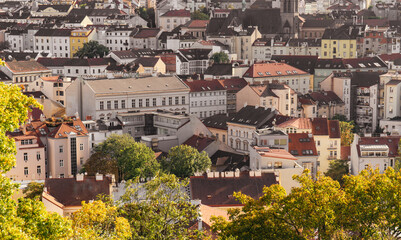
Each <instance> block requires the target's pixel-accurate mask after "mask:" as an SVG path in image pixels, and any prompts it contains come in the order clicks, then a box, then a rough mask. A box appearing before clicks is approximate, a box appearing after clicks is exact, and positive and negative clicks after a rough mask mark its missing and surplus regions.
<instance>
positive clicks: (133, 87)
mask: <svg viewBox="0 0 401 240" xmlns="http://www.w3.org/2000/svg"><path fill="white" fill-rule="evenodd" d="M85 83H86V84H88V85H89V87H90V88H92V89H93V91H94V92H95V93H98V94H102V93H106V94H110V93H123V92H124V93H136V92H168V91H188V92H189V87H188V86H187V85H185V83H184V82H183V81H181V79H179V78H178V77H176V76H166V77H145V78H123V79H101V80H86V81H85Z"/></svg>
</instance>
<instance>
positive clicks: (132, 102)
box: [131, 99, 136, 108]
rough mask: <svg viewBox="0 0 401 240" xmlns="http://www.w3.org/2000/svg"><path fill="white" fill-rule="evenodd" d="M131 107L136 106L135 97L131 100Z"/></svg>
mask: <svg viewBox="0 0 401 240" xmlns="http://www.w3.org/2000/svg"><path fill="white" fill-rule="evenodd" d="M131 107H132V108H134V107H136V102H135V99H132V100H131Z"/></svg>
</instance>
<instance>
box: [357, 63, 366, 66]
mask: <svg viewBox="0 0 401 240" xmlns="http://www.w3.org/2000/svg"><path fill="white" fill-rule="evenodd" d="M358 65H359V66H360V67H366V66H365V64H363V63H358Z"/></svg>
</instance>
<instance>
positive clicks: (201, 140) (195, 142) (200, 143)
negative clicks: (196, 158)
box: [183, 135, 216, 152]
mask: <svg viewBox="0 0 401 240" xmlns="http://www.w3.org/2000/svg"><path fill="white" fill-rule="evenodd" d="M215 141H216V139H214V138H210V137H207V136H203V135H193V136H192V137H190V138H188V139H187V140H186V141H185V142H184V143H183V145H187V146H191V147H193V148H196V149H197V150H198V151H199V152H202V151H203V150H204V149H205V148H207V147H208V146H209V145H210V144H212V143H213V142H215Z"/></svg>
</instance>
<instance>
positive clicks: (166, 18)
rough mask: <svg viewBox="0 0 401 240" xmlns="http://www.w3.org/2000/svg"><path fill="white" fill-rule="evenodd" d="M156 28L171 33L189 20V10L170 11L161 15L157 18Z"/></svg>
mask: <svg viewBox="0 0 401 240" xmlns="http://www.w3.org/2000/svg"><path fill="white" fill-rule="evenodd" d="M158 20H159V22H158V23H157V24H158V25H157V26H158V27H160V28H162V29H163V30H165V31H172V30H173V29H174V28H176V27H178V26H179V25H184V24H186V23H187V22H189V21H190V20H191V13H190V12H189V10H183V9H182V10H170V11H168V12H166V13H164V14H163V15H161V16H159V18H158Z"/></svg>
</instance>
